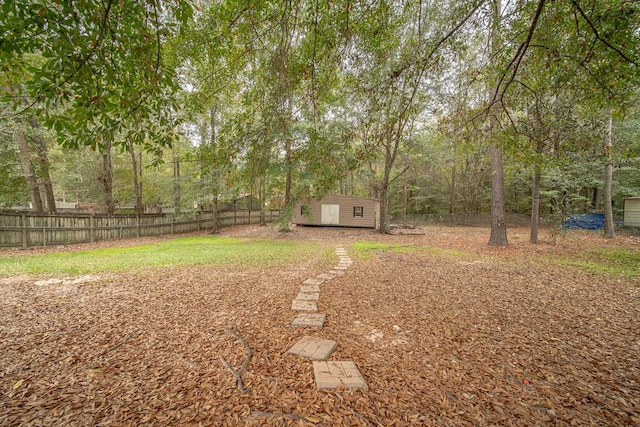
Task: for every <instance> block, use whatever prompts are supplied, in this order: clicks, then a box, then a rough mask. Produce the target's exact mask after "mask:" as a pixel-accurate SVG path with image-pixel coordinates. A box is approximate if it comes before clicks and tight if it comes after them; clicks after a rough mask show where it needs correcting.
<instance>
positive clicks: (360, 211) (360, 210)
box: [353, 206, 364, 217]
mask: <svg viewBox="0 0 640 427" xmlns="http://www.w3.org/2000/svg"><path fill="white" fill-rule="evenodd" d="M353 216H354V217H356V216H359V217H364V206H354V207H353Z"/></svg>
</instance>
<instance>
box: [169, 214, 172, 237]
mask: <svg viewBox="0 0 640 427" xmlns="http://www.w3.org/2000/svg"><path fill="white" fill-rule="evenodd" d="M169 234H173V218H171V231H170V233H169Z"/></svg>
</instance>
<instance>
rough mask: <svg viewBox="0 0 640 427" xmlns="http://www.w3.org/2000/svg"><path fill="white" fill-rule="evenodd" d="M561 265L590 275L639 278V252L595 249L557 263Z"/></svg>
mask: <svg viewBox="0 0 640 427" xmlns="http://www.w3.org/2000/svg"><path fill="white" fill-rule="evenodd" d="M557 262H558V263H559V264H562V265H573V266H576V267H579V268H581V269H583V270H586V271H588V272H590V273H596V274H607V275H612V274H615V275H620V276H625V277H640V250H638V249H636V250H624V249H597V250H593V251H587V252H580V253H578V254H577V255H576V256H575V258H563V259H559V260H558V261H557Z"/></svg>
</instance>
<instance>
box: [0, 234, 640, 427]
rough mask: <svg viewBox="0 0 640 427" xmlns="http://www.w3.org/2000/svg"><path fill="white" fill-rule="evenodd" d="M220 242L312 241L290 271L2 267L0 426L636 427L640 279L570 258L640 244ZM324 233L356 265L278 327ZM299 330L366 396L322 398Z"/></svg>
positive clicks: (339, 237)
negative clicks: (307, 322) (318, 315)
mask: <svg viewBox="0 0 640 427" xmlns="http://www.w3.org/2000/svg"><path fill="white" fill-rule="evenodd" d="M222 235H223V236H225V237H233V238H237V239H266V240H274V241H278V242H291V243H302V244H306V243H307V242H312V243H313V244H312V245H309V250H308V251H307V252H306V255H305V256H304V257H300V256H294V257H293V258H292V259H290V260H289V261H287V262H284V263H271V264H269V263H267V264H264V265H257V264H247V265H243V264H242V263H241V261H238V262H234V263H228V264H224V263H223V264H215V263H211V264H206V263H199V264H198V265H191V264H189V265H170V266H156V267H147V268H135V269H127V270H125V271H119V272H110V271H107V272H98V273H95V274H91V275H84V276H78V275H69V274H62V273H55V274H38V275H34V274H26V273H21V274H12V275H4V277H2V278H0V425H198V424H200V425H326V426H334V425H344V426H352V425H375V426H377V425H383V426H387V425H442V426H445V425H451V426H458V425H522V426H530V425H634V424H636V425H637V424H640V363H639V360H640V357H639V356H640V328H638V326H639V321H638V318H639V315H640V303H639V301H640V299H639V297H640V280H639V279H638V278H637V277H635V276H629V275H626V274H622V273H621V272H620V270H613V271H605V270H602V269H595V270H594V269H586V268H584V267H583V266H581V265H569V264H567V263H566V262H564V261H566V260H577V259H581V260H583V261H584V259H585V256H587V257H588V255H585V254H589V253H598V254H600V255H598V256H597V257H595V258H594V257H591V258H588V259H587V260H593V261H594V262H596V261H598V260H600V262H601V263H602V265H606V264H607V262H608V258H607V257H606V256H604V255H601V253H600V252H598V251H602V250H604V251H605V253H606V251H607V250H610V251H622V252H621V253H623V256H622V257H621V258H624V259H625V261H624V262H625V264H624V269H627V270H628V269H629V268H631V269H633V256H634V254H637V253H638V252H637V251H638V249H639V248H640V239H638V237H637V236H634V235H621V236H620V237H619V238H617V239H615V240H604V239H602V238H600V237H599V235H598V234H597V233H593V232H572V233H569V234H567V235H565V236H562V237H561V238H560V239H558V240H557V242H556V244H549V243H541V244H539V245H530V244H528V243H527V238H528V236H527V230H524V229H513V230H509V237H510V246H509V247H507V248H491V247H488V246H487V245H486V242H487V241H488V230H485V229H478V228H455V227H439V226H438V227H427V228H425V234H424V235H415V236H380V235H378V234H375V233H373V232H371V231H369V230H355V229H340V228H329V229H327V228H309V227H305V228H297V229H294V231H293V232H291V233H278V232H277V231H276V230H275V229H274V228H271V227H259V226H246V227H235V228H229V229H223V231H222ZM194 237H196V238H200V237H199V236H194ZM170 240H171V239H170V238H156V239H141V240H138V241H119V242H100V243H95V244H90V245H77V246H71V247H66V248H63V247H56V248H48V249H37V250H34V251H28V252H27V253H25V252H21V251H3V252H1V253H0V256H3V257H8V258H16V259H23V260H26V259H27V258H30V257H31V258H33V257H34V255H36V256H37V255H40V254H45V253H51V252H53V253H63V254H65V253H73V252H77V251H87V250H92V249H99V248H110V247H118V246H119V247H130V246H132V245H135V244H140V243H153V244H156V243H164V242H169V241H170ZM336 245H342V246H344V247H346V248H347V250H348V252H349V254H350V256H351V257H352V259H353V261H354V264H353V266H352V267H351V268H350V269H349V270H348V271H347V273H346V274H345V275H344V276H341V277H338V278H335V279H333V280H331V281H328V282H325V283H324V284H323V285H322V291H321V294H320V300H319V302H318V308H319V311H320V312H324V313H327V322H326V324H325V327H324V328H323V329H322V330H320V331H310V330H304V329H295V328H292V327H291V320H292V319H293V317H294V316H295V313H294V312H293V311H291V309H290V307H291V301H292V300H293V298H295V296H296V294H297V292H298V286H299V284H300V283H301V282H302V281H303V280H305V279H307V278H310V277H315V276H316V275H318V274H320V273H323V272H326V271H328V269H329V268H331V267H332V266H333V265H335V263H337V258H336V259H332V257H331V256H328V255H327V254H328V253H330V250H333V249H334V248H335V246H336ZM265 250H266V249H265ZM265 256H267V255H266V254H265ZM628 256H631V261H630V262H629V261H627V260H626V258H627V257H628ZM25 262H26V261H25ZM637 266H638V267H636V268H640V260H638V263H637ZM229 330H234V331H237V333H238V334H239V335H240V336H242V337H243V339H244V340H245V341H246V343H247V344H248V345H249V346H250V347H251V349H252V350H253V356H252V358H251V360H250V362H249V364H248V366H247V371H246V372H245V373H244V374H243V381H244V383H245V385H246V386H248V387H249V388H250V391H249V392H247V393H240V392H239V391H238V389H237V387H236V384H235V378H234V377H233V375H232V374H231V373H230V371H229V370H228V369H227V368H226V367H225V366H224V364H223V362H222V359H224V361H226V362H227V363H229V364H230V365H232V366H234V367H239V366H241V365H242V363H243V362H244V361H245V360H246V350H245V348H244V347H243V346H242V345H241V344H240V343H239V342H238V340H236V339H235V338H234V337H233V336H232V335H231V334H229V333H228V332H226V331H229ZM305 334H312V335H314V336H318V337H323V338H327V339H332V340H336V341H337V342H338V348H337V350H336V352H335V353H334V354H333V355H332V356H331V359H332V360H353V361H354V362H355V363H356V364H357V365H358V367H359V369H360V371H361V372H362V374H363V376H364V377H365V380H366V381H367V383H368V386H369V391H368V392H363V391H348V390H336V391H317V390H316V389H315V385H314V380H313V372H312V368H311V362H310V361H307V360H303V359H300V358H297V357H295V356H293V355H290V354H287V353H286V352H287V350H288V349H289V348H290V347H291V346H292V345H293V344H294V343H295V342H296V341H297V340H299V339H300V338H301V337H302V336H303V335H305Z"/></svg>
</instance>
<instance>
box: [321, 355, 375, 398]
mask: <svg viewBox="0 0 640 427" xmlns="http://www.w3.org/2000/svg"><path fill="white" fill-rule="evenodd" d="M313 376H314V377H315V379H316V387H317V388H318V390H321V389H330V390H331V389H334V388H338V387H340V386H341V385H344V386H345V387H346V388H360V389H363V390H364V391H368V390H369V387H368V386H367V383H366V382H365V381H364V378H362V374H361V373H360V371H359V370H358V367H357V366H356V364H355V363H354V362H352V361H351V360H345V361H330V362H327V361H317V362H313Z"/></svg>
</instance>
